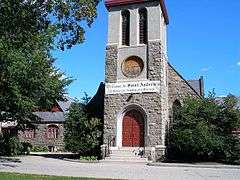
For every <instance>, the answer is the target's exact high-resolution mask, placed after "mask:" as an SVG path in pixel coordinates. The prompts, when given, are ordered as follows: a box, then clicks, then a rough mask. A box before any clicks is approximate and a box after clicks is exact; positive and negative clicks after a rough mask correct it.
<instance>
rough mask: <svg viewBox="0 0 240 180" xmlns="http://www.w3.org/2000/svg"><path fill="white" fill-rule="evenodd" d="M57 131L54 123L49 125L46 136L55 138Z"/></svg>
mask: <svg viewBox="0 0 240 180" xmlns="http://www.w3.org/2000/svg"><path fill="white" fill-rule="evenodd" d="M58 133H59V128H58V126H56V125H49V126H48V127H47V137H48V139H57V138H58Z"/></svg>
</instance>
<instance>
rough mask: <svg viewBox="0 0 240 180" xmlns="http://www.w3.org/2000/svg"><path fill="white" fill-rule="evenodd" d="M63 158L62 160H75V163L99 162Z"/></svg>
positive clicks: (96, 161)
mask: <svg viewBox="0 0 240 180" xmlns="http://www.w3.org/2000/svg"><path fill="white" fill-rule="evenodd" d="M63 160H64V161H69V162H76V163H89V164H95V163H99V161H98V160H94V161H87V160H78V159H68V158H63Z"/></svg>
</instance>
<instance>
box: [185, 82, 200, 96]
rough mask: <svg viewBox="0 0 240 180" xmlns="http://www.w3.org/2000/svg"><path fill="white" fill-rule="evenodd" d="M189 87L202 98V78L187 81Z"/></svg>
mask: <svg viewBox="0 0 240 180" xmlns="http://www.w3.org/2000/svg"><path fill="white" fill-rule="evenodd" d="M187 82H188V83H189V85H190V86H192V88H193V89H194V90H195V91H196V92H197V93H198V94H199V95H201V96H204V84H203V77H200V79H196V80H187Z"/></svg>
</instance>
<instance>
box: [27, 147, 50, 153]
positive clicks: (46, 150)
mask: <svg viewBox="0 0 240 180" xmlns="http://www.w3.org/2000/svg"><path fill="white" fill-rule="evenodd" d="M31 152H48V148H47V147H46V146H33V147H32V149H31Z"/></svg>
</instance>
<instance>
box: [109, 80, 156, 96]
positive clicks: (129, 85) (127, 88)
mask: <svg viewBox="0 0 240 180" xmlns="http://www.w3.org/2000/svg"><path fill="white" fill-rule="evenodd" d="M143 92H149V93H150V92H158V93H160V81H139V82H121V83H106V86H105V93H106V94H126V93H143Z"/></svg>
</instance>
